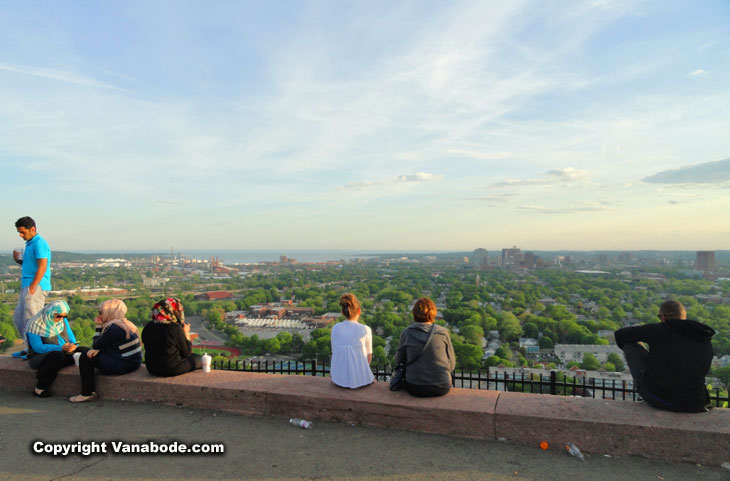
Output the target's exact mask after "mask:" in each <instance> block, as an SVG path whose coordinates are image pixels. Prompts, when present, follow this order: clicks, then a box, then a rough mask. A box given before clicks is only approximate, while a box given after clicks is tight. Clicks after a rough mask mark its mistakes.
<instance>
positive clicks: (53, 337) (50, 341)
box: [26, 301, 88, 397]
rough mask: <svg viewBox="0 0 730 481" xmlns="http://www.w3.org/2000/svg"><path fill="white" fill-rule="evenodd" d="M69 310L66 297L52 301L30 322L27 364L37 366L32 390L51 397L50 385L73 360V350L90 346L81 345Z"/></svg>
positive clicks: (80, 349) (27, 333)
mask: <svg viewBox="0 0 730 481" xmlns="http://www.w3.org/2000/svg"><path fill="white" fill-rule="evenodd" d="M68 311H69V307H68V304H67V303H66V301H53V302H51V303H50V304H46V305H45V306H44V307H43V309H42V310H41V311H40V312H38V314H36V315H35V316H33V318H32V319H31V320H30V321H29V322H28V329H27V331H26V337H27V342H28V364H29V365H30V367H31V368H33V369H37V370H38V374H37V375H36V380H37V381H36V387H35V390H34V391H33V395H34V396H36V397H51V396H52V395H53V394H52V393H51V391H50V390H49V389H48V388H50V387H51V384H52V383H53V381H54V380H55V379H56V375H57V374H58V371H59V370H61V369H62V368H64V367H66V366H70V365H72V364H73V363H74V359H73V354H74V352H83V351H86V350H88V348H85V347H82V348H79V347H78V343H77V342H76V336H75V335H74V333H73V331H72V330H71V327H70V326H69V324H68Z"/></svg>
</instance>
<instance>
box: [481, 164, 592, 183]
mask: <svg viewBox="0 0 730 481" xmlns="http://www.w3.org/2000/svg"><path fill="white" fill-rule="evenodd" d="M587 178H588V172H586V171H584V170H580V169H576V168H573V167H566V168H562V169H551V170H548V171H547V172H545V173H544V174H543V175H542V177H538V178H533V179H510V180H505V181H502V182H497V183H495V184H492V187H518V186H527V185H559V184H569V183H577V182H581V181H584V180H586V179H587Z"/></svg>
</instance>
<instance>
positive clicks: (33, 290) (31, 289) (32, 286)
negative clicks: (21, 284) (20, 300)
mask: <svg viewBox="0 0 730 481" xmlns="http://www.w3.org/2000/svg"><path fill="white" fill-rule="evenodd" d="M37 288H38V286H34V285H33V284H31V285H30V286H28V292H30V293H31V294H35V290H36V289H37Z"/></svg>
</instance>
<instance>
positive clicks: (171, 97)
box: [0, 0, 730, 251]
mask: <svg viewBox="0 0 730 481" xmlns="http://www.w3.org/2000/svg"><path fill="white" fill-rule="evenodd" d="M729 25H730V3H728V2H727V1H726V0H717V1H699V2H686V1H661V2H660V1H649V2H641V1H633V0H632V1H620V0H616V1H612V0H605V1H601V0H596V1H586V2H564V1H555V2H534V1H525V2H521V1H513V0H510V1H504V2H493V1H489V2H486V1H481V0H479V1H475V2H460V1H448V2H444V1H440V0H439V1H430V2H429V1H423V0H418V1H413V2H406V1H398V2H392V1H387V2H386V1H383V2H378V1H359V2H358V1H352V2H339V1H334V0H332V1H313V2H309V1H300V0H296V1H276V2H263V1H261V2H254V1H247V2H244V1H215V2H209V1H185V2H179V1H154V0H145V1H116V2H114V1H112V2H85V1H84V2H82V1H64V2H55V1H44V2H32V1H10V0H8V1H3V2H2V8H0V167H2V172H3V185H2V189H1V190H0V205H2V212H3V215H2V219H3V222H4V223H5V225H6V228H5V229H4V230H0V247H4V248H5V249H11V248H12V247H14V246H15V245H19V244H22V241H21V240H20V239H19V238H18V237H17V236H16V234H15V232H14V228H13V222H14V221H15V219H17V218H18V217H20V216H22V215H31V216H32V217H34V218H35V219H36V220H37V222H38V224H39V232H41V233H42V234H43V235H44V236H45V237H46V238H47V239H48V240H49V242H50V243H51V246H52V247H53V248H54V249H63V250H89V249H105V250H108V249H168V248H169V246H171V245H174V246H175V247H176V249H180V250H183V251H184V250H185V249H198V248H239V249H261V248H282V249H286V248H289V249H297V248H299V249H302V248H316V249H322V248H324V249H326V248H344V249H350V248H352V249H436V250H452V249H453V250H471V249H473V248H475V247H486V248H489V249H495V248H501V247H507V246H511V245H513V244H516V245H518V246H520V247H522V248H525V249H647V248H656V249H690V250H694V249H728V248H730V242H729V241H730V223H729V222H728V221H727V218H728V212H729V211H730V89H729V88H728V86H729V85H730V27H729Z"/></svg>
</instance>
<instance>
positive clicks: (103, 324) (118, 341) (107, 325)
mask: <svg viewBox="0 0 730 481" xmlns="http://www.w3.org/2000/svg"><path fill="white" fill-rule="evenodd" d="M126 315H127V305H126V304H124V302H123V301H121V300H119V299H109V300H108V301H104V302H102V303H101V304H99V315H98V316H97V317H96V319H94V322H95V323H96V334H95V335H94V343H93V345H92V347H93V349H90V350H89V351H88V352H87V353H86V354H84V355H82V356H81V357H80V358H79V373H80V374H81V394H79V395H77V396H73V397H71V398H70V399H69V401H71V402H73V403H79V402H85V401H93V400H94V399H96V392H94V391H95V389H94V386H95V383H94V375H95V369H99V371H100V372H101V373H102V374H127V373H129V372H132V371H136V370H137V369H139V366H141V365H142V346H141V345H140V343H139V336H138V335H137V326H135V325H134V324H133V323H132V322H130V321H129V320H127V318H126V317H125V316H126Z"/></svg>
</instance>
